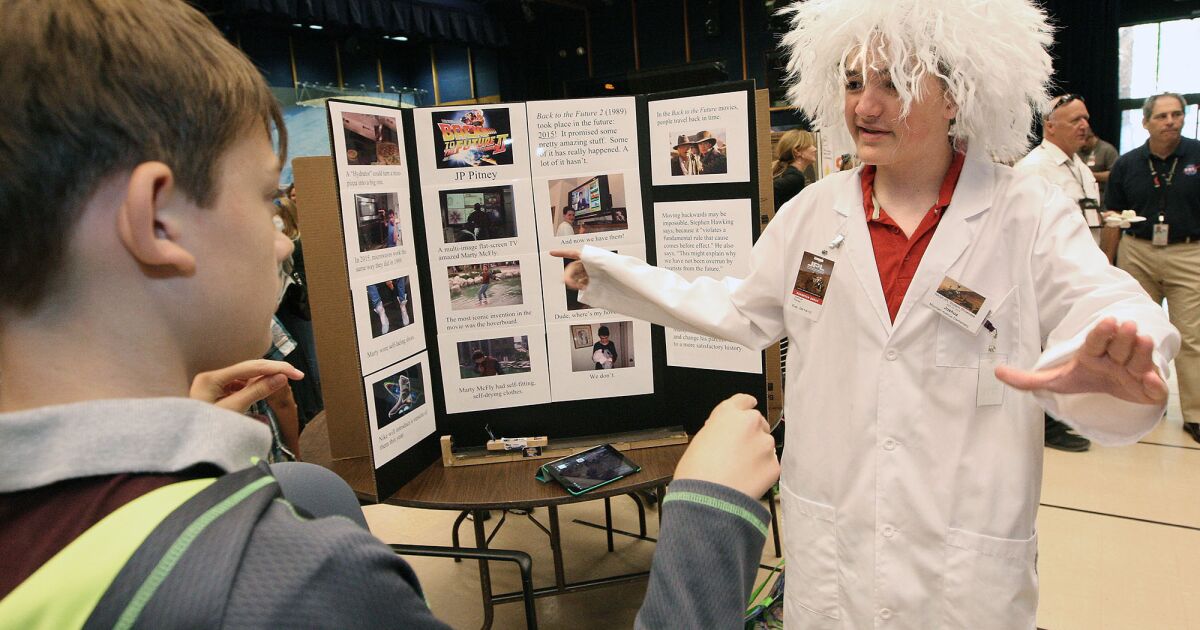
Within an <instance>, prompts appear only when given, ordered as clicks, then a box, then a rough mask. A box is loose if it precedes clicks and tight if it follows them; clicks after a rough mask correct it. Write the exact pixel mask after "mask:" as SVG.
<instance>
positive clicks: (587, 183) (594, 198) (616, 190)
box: [547, 173, 629, 237]
mask: <svg viewBox="0 0 1200 630" xmlns="http://www.w3.org/2000/svg"><path fill="white" fill-rule="evenodd" d="M547 185H548V186H549V190H550V204H551V206H552V208H551V209H552V211H553V212H552V214H553V217H552V219H553V221H554V235H555V236H559V237H563V236H574V235H576V234H590V233H595V232H609V231H612V230H625V229H628V228H629V219H628V218H627V216H628V215H627V213H626V210H625V176H624V175H622V174H621V173H608V174H599V175H588V176H585V177H571V178H567V179H552V180H550V181H549V182H548V184H547Z"/></svg>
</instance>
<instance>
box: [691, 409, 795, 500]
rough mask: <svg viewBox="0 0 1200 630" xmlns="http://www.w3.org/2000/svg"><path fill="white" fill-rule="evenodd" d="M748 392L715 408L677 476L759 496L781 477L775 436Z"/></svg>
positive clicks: (753, 496)
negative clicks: (772, 435) (717, 484)
mask: <svg viewBox="0 0 1200 630" xmlns="http://www.w3.org/2000/svg"><path fill="white" fill-rule="evenodd" d="M756 404H757V403H756V401H755V400H754V397H753V396H750V395H747V394H734V395H733V397H731V398H729V399H727V400H725V401H723V402H722V403H721V404H719V405H717V407H716V408H715V409H713V411H712V414H711V415H709V416H708V421H707V422H705V423H704V427H703V428H701V429H700V431H699V432H698V433H696V436H695V437H693V438H692V443H691V445H690V446H688V449H687V452H685V453H684V454H683V457H682V458H681V459H680V460H679V465H678V466H677V467H676V468H675V479H699V480H700V481H710V482H712V483H719V484H721V485H723V486H728V487H730V488H733V489H734V490H738V491H739V492H742V493H744V494H746V495H747V496H749V497H751V498H754V499H758V498H759V497H761V496H763V494H765V493H766V492H767V489H768V488H770V487H771V486H773V485H774V484H775V482H776V481H777V480H778V479H779V460H778V459H776V458H775V438H773V437H771V429H770V427H769V426H767V421H766V420H765V419H764V418H763V417H762V414H760V413H758V410H757V409H755V408H754V406H755V405H756Z"/></svg>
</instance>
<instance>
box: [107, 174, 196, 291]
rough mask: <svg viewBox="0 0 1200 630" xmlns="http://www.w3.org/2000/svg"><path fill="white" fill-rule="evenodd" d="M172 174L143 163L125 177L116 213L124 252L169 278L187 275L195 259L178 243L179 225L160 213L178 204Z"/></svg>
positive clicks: (190, 272)
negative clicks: (123, 193) (125, 181)
mask: <svg viewBox="0 0 1200 630" xmlns="http://www.w3.org/2000/svg"><path fill="white" fill-rule="evenodd" d="M174 192H175V175H174V174H173V173H172V172H171V167H169V166H167V165H166V164H163V163H162V162H143V163H141V164H138V165H137V166H136V167H134V169H133V172H131V173H130V175H129V183H128V185H127V188H126V190H125V200H124V202H123V203H122V204H121V207H120V209H119V210H118V211H117V229H118V232H119V233H120V237H121V242H122V244H124V245H125V249H126V250H128V251H129V253H130V254H132V255H133V257H134V259H136V260H137V261H138V262H139V263H141V264H143V265H146V266H148V267H156V268H160V269H163V270H164V271H167V273H169V274H172V275H176V274H177V275H182V276H190V275H191V274H192V273H193V272H194V271H195V270H196V258H195V256H193V255H192V253H191V252H189V251H188V250H186V249H184V248H183V247H182V246H181V245H180V244H179V243H178V239H179V232H178V230H179V226H178V225H176V224H175V223H174V222H173V221H171V220H169V219H168V215H169V214H170V213H169V212H164V210H165V209H166V208H167V206H168V204H171V203H175V204H178V203H180V201H181V200H180V198H179V197H178V196H176V195H175V194H174Z"/></svg>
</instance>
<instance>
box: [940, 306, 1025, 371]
mask: <svg viewBox="0 0 1200 630" xmlns="http://www.w3.org/2000/svg"><path fill="white" fill-rule="evenodd" d="M992 294H993V295H996V296H997V297H996V298H994V299H996V300H998V303H997V304H996V306H994V307H992V312H991V313H990V314H989V315H988V318H987V319H988V321H990V322H991V323H992V327H993V328H995V329H996V336H995V340H994V343H995V348H996V353H997V354H1003V355H1007V356H1008V358H1009V361H1010V362H1012V361H1013V360H1014V353H1015V350H1016V348H1017V340H1018V339H1020V335H1019V330H1018V324H1019V322H1020V316H1019V315H1020V300H1019V298H1020V295H1019V293H1018V290H1017V287H1011V288H1009V289H1005V290H1003V291H995V292H993V293H992ZM992 344H993V338H992V333H991V332H990V331H989V330H988V329H987V328H985V327H982V326H981V327H980V328H979V332H978V333H976V334H974V335H972V334H971V333H969V332H967V331H966V330H963V329H962V327H960V326H959V325H958V324H955V323H954V322H952V321H950V320H949V319H946V318H945V317H938V323H937V348H936V352H935V356H934V364H935V365H937V366H938V367H959V368H978V367H979V357H980V356H982V355H984V354H986V353H987V352H988V350H989V349H990V348H991V347H992Z"/></svg>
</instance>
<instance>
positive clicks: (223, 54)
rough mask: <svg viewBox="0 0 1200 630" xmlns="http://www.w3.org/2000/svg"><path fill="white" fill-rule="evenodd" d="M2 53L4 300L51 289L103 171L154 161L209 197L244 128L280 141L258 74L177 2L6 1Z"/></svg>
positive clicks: (0, 270) (5, 304)
mask: <svg viewBox="0 0 1200 630" xmlns="http://www.w3.org/2000/svg"><path fill="white" fill-rule="evenodd" d="M0 60H3V62H0V86H3V87H2V88H0V112H2V114H0V225H3V226H4V227H3V229H0V312H2V311H5V310H10V309H11V310H15V311H18V312H21V311H28V310H31V309H33V308H35V307H36V306H37V305H38V304H39V303H40V301H41V300H42V299H44V298H45V296H46V295H47V293H48V287H49V286H50V285H51V284H52V283H53V282H54V281H55V280H56V274H58V273H59V272H60V271H61V270H62V269H63V267H64V262H65V257H66V253H67V246H68V243H69V240H70V238H71V235H72V233H73V231H74V228H75V226H76V225H77V224H78V221H79V217H80V214H81V212H82V210H83V208H84V205H85V204H86V202H87V201H88V200H89V199H90V198H91V196H92V195H93V194H94V193H95V192H96V190H97V187H98V186H99V185H100V184H101V183H102V182H103V181H104V180H105V179H106V178H107V177H109V176H112V175H115V174H118V173H120V172H122V171H124V170H129V169H132V168H133V167H135V166H137V165H138V164H140V163H142V162H147V161H160V162H163V163H165V164H166V165H167V166H169V167H170V168H171V170H172V171H173V173H174V177H175V185H176V187H177V190H179V191H181V192H182V193H184V194H185V195H187V196H188V197H190V198H191V199H192V200H193V201H195V202H196V203H198V204H199V205H201V206H205V207H210V206H211V205H212V203H213V201H214V200H215V196H216V184H217V182H216V174H217V173H218V163H219V162H220V159H221V157H222V156H223V155H224V153H225V152H226V150H227V149H228V148H229V147H230V145H231V144H232V143H233V142H234V141H235V140H236V139H237V138H239V137H241V136H242V134H245V133H270V128H271V125H272V124H274V125H275V127H276V129H277V130H279V134H280V149H281V151H280V152H281V154H282V153H283V150H284V148H285V146H286V138H285V137H284V134H283V124H282V115H281V113H280V109H279V104H278V102H277V101H276V100H275V99H274V97H273V96H272V95H271V92H270V90H269V89H268V88H267V85H266V82H265V81H264V80H263V78H262V75H261V74H260V73H259V72H258V70H256V69H255V67H254V66H253V64H251V63H250V61H249V60H248V59H247V58H246V57H245V56H244V55H243V54H242V53H241V52H239V51H238V50H237V48H235V47H234V46H233V45H231V44H230V43H229V42H228V41H227V40H226V39H225V38H224V37H222V36H221V34H220V32H218V31H217V29H216V28H215V27H214V26H213V25H212V23H211V22H209V20H208V19H207V18H206V17H204V15H202V14H201V13H199V12H198V11H196V10H195V9H193V8H192V7H190V6H188V5H187V4H185V3H184V2H182V0H154V1H152V2H145V1H144V0H4V2H3V3H0Z"/></svg>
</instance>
